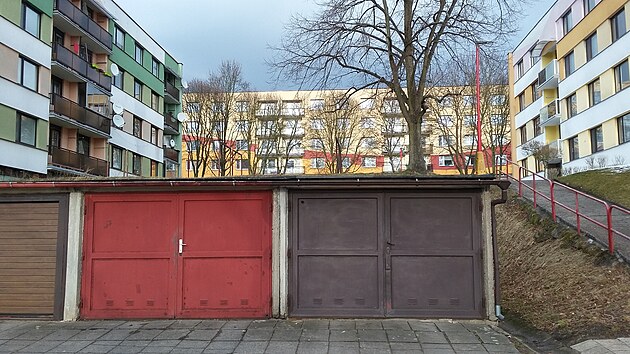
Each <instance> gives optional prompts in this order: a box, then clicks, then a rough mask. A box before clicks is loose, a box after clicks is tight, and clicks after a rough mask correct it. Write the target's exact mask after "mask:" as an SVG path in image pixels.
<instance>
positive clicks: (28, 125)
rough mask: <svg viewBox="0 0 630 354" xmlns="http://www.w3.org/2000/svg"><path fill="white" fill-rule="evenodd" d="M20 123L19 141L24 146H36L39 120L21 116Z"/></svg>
mask: <svg viewBox="0 0 630 354" xmlns="http://www.w3.org/2000/svg"><path fill="white" fill-rule="evenodd" d="M17 123H18V129H17V130H18V133H19V134H18V141H19V142H20V143H22V144H27V145H31V146H35V137H36V133H37V119H35V118H32V117H29V116H25V115H23V114H19V119H18V121H17Z"/></svg>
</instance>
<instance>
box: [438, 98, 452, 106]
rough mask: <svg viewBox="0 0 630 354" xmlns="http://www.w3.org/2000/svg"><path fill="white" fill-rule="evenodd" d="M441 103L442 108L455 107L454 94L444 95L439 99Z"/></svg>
mask: <svg viewBox="0 0 630 354" xmlns="http://www.w3.org/2000/svg"><path fill="white" fill-rule="evenodd" d="M439 105H440V107H442V108H446V107H453V97H452V96H444V97H442V99H441V100H440V101H439Z"/></svg>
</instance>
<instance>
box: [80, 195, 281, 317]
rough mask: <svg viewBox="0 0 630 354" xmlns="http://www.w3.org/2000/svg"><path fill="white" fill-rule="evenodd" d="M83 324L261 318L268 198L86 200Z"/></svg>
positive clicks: (265, 308)
mask: <svg viewBox="0 0 630 354" xmlns="http://www.w3.org/2000/svg"><path fill="white" fill-rule="evenodd" d="M86 202H87V205H88V208H87V215H86V230H85V231H86V232H85V247H84V252H85V264H84V267H85V268H84V269H85V270H84V273H83V274H84V278H83V292H82V294H83V295H82V297H83V304H82V309H81V313H82V316H83V317H84V318H172V317H178V318H232V317H267V316H269V314H270V305H271V286H270V284H271V197H270V194H269V193H266V192H255V193H254V192H252V193H203V194H187V193H180V194H174V193H173V194H110V195H90V196H88V197H86Z"/></svg>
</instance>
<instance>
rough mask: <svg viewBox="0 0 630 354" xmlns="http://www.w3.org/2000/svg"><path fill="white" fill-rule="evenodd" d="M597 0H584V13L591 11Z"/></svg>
mask: <svg viewBox="0 0 630 354" xmlns="http://www.w3.org/2000/svg"><path fill="white" fill-rule="evenodd" d="M597 1H598V0H584V14H588V13H589V12H591V11H593V8H595V5H597Z"/></svg>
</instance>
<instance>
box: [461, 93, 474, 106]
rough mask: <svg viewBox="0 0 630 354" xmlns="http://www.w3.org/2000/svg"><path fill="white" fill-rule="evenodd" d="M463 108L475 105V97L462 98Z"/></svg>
mask: <svg viewBox="0 0 630 354" xmlns="http://www.w3.org/2000/svg"><path fill="white" fill-rule="evenodd" d="M463 102H464V106H467V107H470V106H473V105H474V104H475V96H472V95H466V96H464V97H463Z"/></svg>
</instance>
